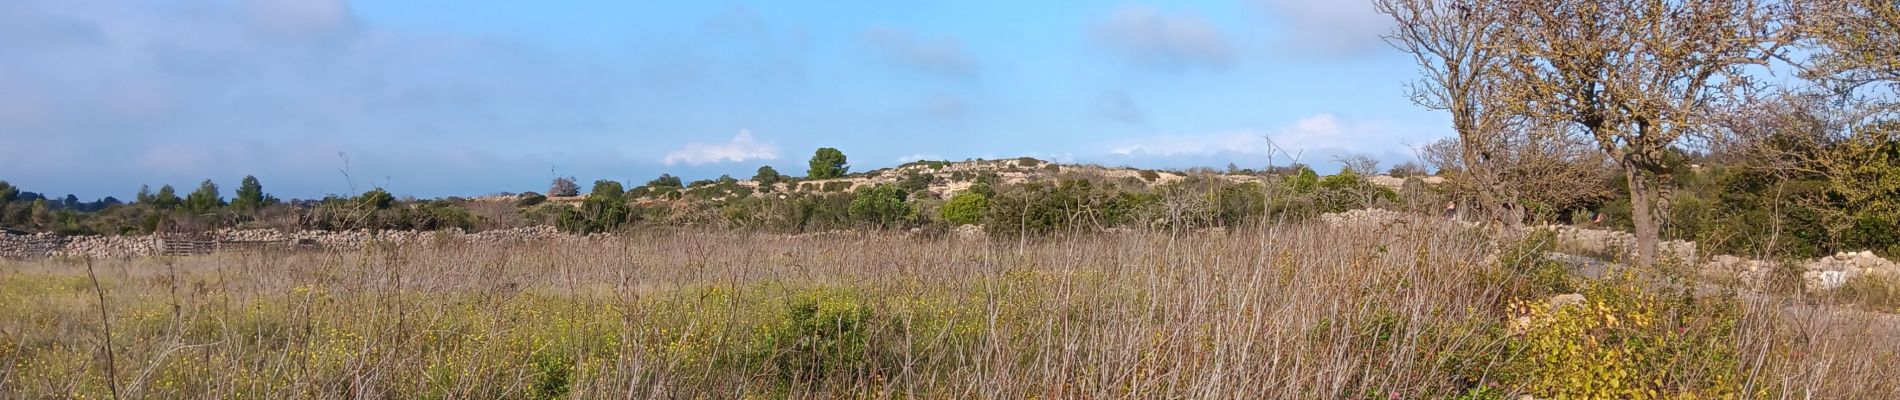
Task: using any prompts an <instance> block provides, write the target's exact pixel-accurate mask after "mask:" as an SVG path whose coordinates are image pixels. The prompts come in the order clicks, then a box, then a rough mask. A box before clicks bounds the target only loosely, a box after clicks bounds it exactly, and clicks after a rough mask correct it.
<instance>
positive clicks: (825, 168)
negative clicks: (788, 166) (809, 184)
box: [805, 147, 851, 179]
mask: <svg viewBox="0 0 1900 400" xmlns="http://www.w3.org/2000/svg"><path fill="white" fill-rule="evenodd" d="M845 162H846V161H845V157H844V152H842V151H838V149H834V148H830V147H821V148H818V151H817V152H816V153H813V154H812V155H811V170H810V171H808V172H806V173H805V176H806V177H808V178H811V179H831V178H837V177H840V176H844V174H845V173H846V172H848V171H850V170H851V166H850V165H847V164H845Z"/></svg>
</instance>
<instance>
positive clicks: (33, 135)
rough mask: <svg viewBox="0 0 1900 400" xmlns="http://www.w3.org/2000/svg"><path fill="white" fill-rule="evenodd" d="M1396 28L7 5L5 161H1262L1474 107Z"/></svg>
mask: <svg viewBox="0 0 1900 400" xmlns="http://www.w3.org/2000/svg"><path fill="white" fill-rule="evenodd" d="M1386 24H1387V22H1386V21H1385V19H1384V17H1383V16H1381V15H1378V14H1375V13H1373V12H1372V11H1371V9H1370V7H1369V6H1367V5H1365V4H1361V3H1359V2H1347V1H1341V2H1325V1H1296V0H1222V1H1171V2H1165V3H1164V2H1126V1H1103V2H1086V1H1073V2H1021V1H866V2H849V1H833V2H739V1H734V2H719V1H706V2H657V1H547V2H499V1H496V2H481V1H438V0H405V1H367V0H359V1H343V0H302V1H291V0H255V1H202V0H197V1H162V2H149V1H103V0H48V1H37V0H28V1H26V2H23V3H22V2H11V3H10V4H9V5H8V7H4V8H0V179H4V180H8V181H10V182H12V183H14V184H16V185H19V186H22V187H24V188H26V189H27V190H31V191H39V192H46V193H53V194H60V195H63V194H65V193H75V194H78V195H79V196H80V197H81V198H86V199H91V198H96V197H100V196H107V195H112V196H118V197H120V198H126V197H129V196H130V194H131V193H132V192H133V191H134V190H136V189H137V188H138V185H140V184H151V185H153V186H154V187H156V186H158V185H162V184H171V185H174V186H178V187H181V188H186V187H192V186H195V185H196V183H197V182H198V181H200V180H203V179H206V178H210V179H213V180H215V181H217V182H218V183H220V184H222V185H224V186H225V187H226V191H227V194H228V192H229V190H230V189H231V188H233V187H234V186H235V184H236V182H237V181H238V179H239V178H240V177H242V176H244V175H245V174H253V175H256V176H258V178H259V179H260V180H262V181H263V183H264V185H265V188H266V190H267V191H269V192H272V193H275V194H277V195H278V196H280V197H315V196H320V195H323V194H329V193H348V192H351V191H353V190H355V191H360V190H363V189H366V188H368V187H371V186H383V187H386V188H388V189H390V190H391V191H393V192H396V193H398V194H407V195H415V196H420V197H433V196H445V195H477V194H484V193H493V192H502V191H509V192H518V191H528V190H535V191H538V190H543V189H545V188H546V186H547V182H548V180H549V179H550V178H551V177H552V176H554V175H556V174H558V175H561V176H569V175H571V176H575V177H577V178H580V179H581V180H582V181H584V182H591V181H593V180H595V179H614V180H619V181H623V182H631V183H633V184H638V183H641V182H645V181H646V180H648V179H651V178H652V177H654V176H657V175H659V174H660V173H671V174H674V175H681V176H685V177H687V178H688V179H698V178H710V177H715V176H718V175H719V174H732V175H734V176H738V177H747V176H751V175H752V172H753V170H755V169H757V168H758V166H760V165H767V164H769V165H773V166H775V167H777V168H778V169H779V170H780V171H782V172H786V173H789V174H803V172H804V170H805V168H804V164H805V160H806V159H807V158H808V157H809V156H810V154H811V152H812V150H813V149H815V148H817V147H820V146H830V147H837V148H839V149H841V150H843V151H844V152H845V154H846V155H848V156H849V157H850V159H851V161H852V165H853V166H854V169H859V170H863V169H871V168H877V167H885V166H891V165H895V164H898V163H901V162H903V161H907V160H912V159H917V158H929V159H951V160H962V159H966V158H1001V157H1015V156H1024V155H1027V156H1037V157H1041V158H1045V159H1054V160H1059V161H1065V162H1084V163H1100V164H1106V165H1132V166H1140V167H1187V166H1212V167H1222V166H1225V165H1226V164H1228V163H1230V162H1231V163H1235V164H1238V165H1241V166H1244V167H1258V166H1261V165H1264V164H1265V163H1266V157H1265V155H1264V151H1265V145H1264V143H1265V141H1264V139H1262V137H1263V136H1271V137H1273V138H1274V139H1275V140H1276V141H1278V142H1280V143H1281V144H1282V145H1285V146H1287V147H1289V148H1291V149H1297V150H1304V153H1303V157H1304V158H1305V161H1308V162H1309V163H1311V164H1315V165H1319V166H1322V167H1324V166H1330V165H1333V164H1332V163H1331V162H1330V159H1331V157H1332V156H1333V155H1336V154H1348V153H1353V154H1367V155H1372V156H1375V157H1377V158H1380V159H1381V160H1384V161H1385V162H1387V163H1388V165H1389V164H1390V163H1396V162H1401V161H1406V160H1410V159H1411V158H1412V152H1411V150H1410V148H1409V147H1408V144H1409V145H1413V146H1422V145H1423V144H1425V143H1427V142H1429V141H1431V140H1435V139H1436V138H1439V137H1444V136H1447V135H1448V134H1449V127H1448V122H1447V121H1446V118H1444V117H1443V116H1442V115H1440V114H1439V113H1436V112H1432V111H1430V110H1425V109H1421V108H1419V107H1417V106H1414V105H1412V104H1411V103H1410V102H1409V101H1408V100H1407V98H1406V97H1405V96H1404V92H1403V89H1404V86H1403V85H1404V83H1405V82H1407V81H1408V80H1411V79H1413V78H1414V76H1415V68H1414V66H1413V65H1412V64H1411V63H1410V60H1409V59H1408V58H1405V57H1404V56H1403V55H1401V54H1398V53H1397V52H1396V51H1395V50H1392V49H1391V48H1390V47H1388V46H1386V45H1385V44H1384V43H1382V42H1380V40H1379V38H1378V35H1379V34H1380V33H1381V32H1383V31H1384V29H1385V28H1386ZM346 173H347V176H348V177H347V178H346V177H345V175H346ZM584 186H585V185H584Z"/></svg>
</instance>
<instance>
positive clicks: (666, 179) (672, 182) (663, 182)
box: [594, 174, 682, 189]
mask: <svg viewBox="0 0 1900 400" xmlns="http://www.w3.org/2000/svg"><path fill="white" fill-rule="evenodd" d="M594 185H595V187H599V186H600V183H599V182H595V183H594ZM616 185H617V183H616ZM681 186H682V185H681V184H680V177H677V176H673V175H669V174H660V177H658V178H653V180H650V181H647V187H649V188H654V189H659V188H674V189H678V188H680V187H681Z"/></svg>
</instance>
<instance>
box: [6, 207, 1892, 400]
mask: <svg viewBox="0 0 1900 400" xmlns="http://www.w3.org/2000/svg"><path fill="white" fill-rule="evenodd" d="M1497 243H1505V245H1497ZM1537 246H1541V244H1539V243H1532V242H1523V243H1519V242H1516V241H1515V240H1514V239H1497V238H1491V237H1487V236H1486V234H1485V233H1483V232H1478V231H1468V230H1463V229H1460V228H1453V227H1398V228H1390V229H1383V228H1355V229H1335V228H1328V227H1325V226H1321V225H1279V226H1273V227H1270V228H1265V229H1259V230H1241V231H1234V232H1228V233H1225V234H1207V233H1202V234H1170V233H1168V232H1133V233H1118V234H1100V235H1063V236H1054V237H1048V238H1042V239H1031V240H1024V241H1009V242H1007V243H1004V242H1000V241H999V242H996V243H991V242H988V241H975V240H959V239H956V238H952V237H937V236H929V235H898V234H878V233H863V234H842V233H841V234H822V235H801V236H784V235H764V234H747V233H734V232H723V231H721V232H713V231H697V230H684V231H666V232H649V233H639V234H633V235H630V236H620V237H614V238H595V239H586V240H579V239H577V240H573V241H557V242H541V243H519V244H516V245H511V246H470V245H466V244H462V243H455V242H441V243H434V244H430V245H419V246H409V247H401V248H396V247H392V246H370V247H368V248H364V249H359V250H353V251H341V252H316V251H306V252H269V251H254V252H233V253H222V254H216V255H210V256H198V257H187V258H151V259H137V260H95V261H91V262H90V268H91V271H92V272H94V273H95V274H96V276H97V278H96V284H95V280H94V279H93V278H90V277H89V275H88V262H86V261H83V260H45V261H35V262H4V264H0V397H4V398H22V399H31V398H69V397H72V398H112V397H118V398H269V399H276V398H475V399H485V398H1011V399H1021V398H1041V399H1061V398H1093V399H1106V398H1299V399H1306V398H1365V399H1397V398H1405V399H1411V398H1478V399H1481V398H1518V396H1520V395H1532V396H1535V397H1538V398H1553V397H1568V398H1829V399H1854V398H1864V399H1878V398H1897V397H1900V371H1896V370H1894V369H1893V368H1892V366H1893V365H1896V362H1900V356H1897V355H1896V349H1895V347H1894V346H1893V343H1896V340H1897V339H1900V336H1896V334H1895V330H1894V328H1893V326H1892V324H1891V322H1888V321H1891V320H1889V319H1883V318H1884V317H1882V316H1880V315H1877V314H1864V313H1856V312H1842V311H1832V310H1831V309H1828V308H1814V307H1811V306H1806V305H1803V304H1808V303H1809V302H1804V301H1796V300H1791V299H1784V298H1775V297H1765V296H1758V295H1736V294H1735V293H1722V291H1719V290H1718V291H1713V292H1711V291H1706V290H1697V291H1694V292H1693V293H1692V292H1690V291H1681V290H1672V289H1669V287H1672V285H1670V284H1668V283H1666V282H1661V281H1659V280H1657V279H1652V278H1637V277H1634V276H1633V275H1630V274H1626V275H1625V276H1623V277H1618V278H1611V279H1607V280H1603V281H1583V280H1579V279H1576V278H1571V277H1570V275H1569V274H1568V273H1567V271H1565V270H1564V269H1565V268H1567V267H1565V266H1563V265H1559V264H1554V263H1550V262H1547V261H1543V258H1542V257H1541V256H1530V255H1531V254H1539V255H1541V252H1539V251H1538V250H1537V248H1536V247H1537ZM101 290H102V291H103V295H101V294H100V291H101ZM1572 292H1575V293H1579V294H1581V295H1582V299H1577V298H1575V297H1574V296H1556V295H1560V294H1565V293H1572ZM1553 298H1555V299H1556V300H1555V301H1552V299H1553ZM102 299H103V307H102V302H101V300H102ZM102 315H103V318H102ZM107 323H109V326H110V328H109V329H107ZM108 343H109V345H108Z"/></svg>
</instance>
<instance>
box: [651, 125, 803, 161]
mask: <svg viewBox="0 0 1900 400" xmlns="http://www.w3.org/2000/svg"><path fill="white" fill-rule="evenodd" d="M773 159H778V146H777V145H773V144H771V143H759V142H758V141H756V140H754V139H753V138H752V131H749V130H742V131H739V134H738V135H735V136H733V137H732V140H728V141H726V142H725V143H712V144H707V143H687V144H686V147H681V148H680V149H679V150H674V151H673V152H671V153H666V160H665V162H666V165H673V164H678V163H686V164H691V165H699V164H711V163H718V162H743V161H746V160H773Z"/></svg>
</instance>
